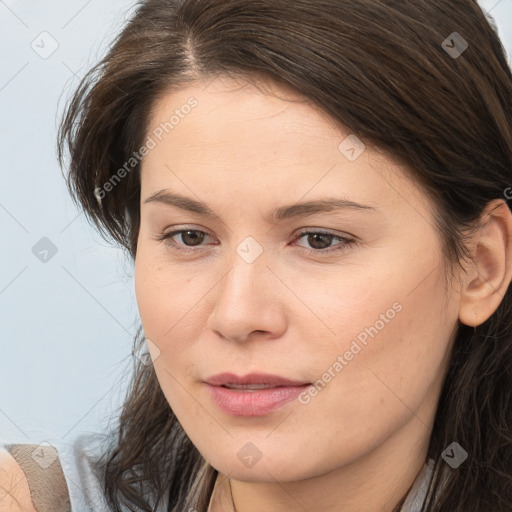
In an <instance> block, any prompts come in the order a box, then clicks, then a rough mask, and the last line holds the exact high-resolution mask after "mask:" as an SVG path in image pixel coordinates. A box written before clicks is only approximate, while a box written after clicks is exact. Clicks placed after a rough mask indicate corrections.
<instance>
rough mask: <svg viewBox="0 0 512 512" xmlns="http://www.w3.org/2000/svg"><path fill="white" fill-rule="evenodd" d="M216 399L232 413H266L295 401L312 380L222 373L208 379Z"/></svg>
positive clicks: (213, 396) (213, 398) (223, 407)
mask: <svg viewBox="0 0 512 512" xmlns="http://www.w3.org/2000/svg"><path fill="white" fill-rule="evenodd" d="M204 384H205V385H206V388H207V390H208V392H209V394H210V397H211V399H212V400H213V402H214V403H215V404H216V405H217V406H218V407H219V408H220V409H221V410H222V411H223V412H224V413H226V414H229V415H231V416H239V417H241V416H246V417H251V416H264V415H266V414H270V413H272V412H274V411H277V410H278V409H280V408H281V407H283V406H284V405H285V404H287V403H288V402H292V401H295V399H296V398H297V397H298V396H299V394H300V393H302V392H303V391H304V389H305V388H306V387H308V386H309V385H310V383H309V382H305V381H298V380H291V379H287V378H284V377H280V376H278V375H270V374H265V373H250V374H248V375H245V376H243V377H239V376H238V375H235V374H233V373H221V374H219V375H214V376H213V377H210V378H208V379H206V380H205V381H204Z"/></svg>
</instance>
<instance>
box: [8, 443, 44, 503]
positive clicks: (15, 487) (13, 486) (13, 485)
mask: <svg viewBox="0 0 512 512" xmlns="http://www.w3.org/2000/svg"><path fill="white" fill-rule="evenodd" d="M0 512H37V511H36V509H35V508H34V504H33V503H32V498H31V496H30V488H29V485H28V481H27V477H26V475H25V473H24V472H23V470H22V469H21V466H20V465H19V464H18V463H17V462H16V460H15V459H14V457H13V456H12V455H11V454H10V453H9V452H8V451H7V450H6V449H5V448H4V447H3V446H0Z"/></svg>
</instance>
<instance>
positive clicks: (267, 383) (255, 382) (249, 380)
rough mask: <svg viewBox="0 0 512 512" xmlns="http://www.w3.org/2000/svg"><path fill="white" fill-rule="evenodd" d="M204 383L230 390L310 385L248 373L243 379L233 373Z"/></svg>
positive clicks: (215, 377)
mask: <svg viewBox="0 0 512 512" xmlns="http://www.w3.org/2000/svg"><path fill="white" fill-rule="evenodd" d="M205 382H206V383H207V384H210V385H212V386H222V387H227V388H230V389H266V388H277V387H288V386H305V385H310V384H311V382H306V381H299V380H291V379H288V378H285V377H280V376H279V375H271V374H269V373H250V374H248V375H245V376H243V377H239V376H238V375H235V374H234V373H220V374H218V375H214V376H213V377H210V378H208V379H206V380H205Z"/></svg>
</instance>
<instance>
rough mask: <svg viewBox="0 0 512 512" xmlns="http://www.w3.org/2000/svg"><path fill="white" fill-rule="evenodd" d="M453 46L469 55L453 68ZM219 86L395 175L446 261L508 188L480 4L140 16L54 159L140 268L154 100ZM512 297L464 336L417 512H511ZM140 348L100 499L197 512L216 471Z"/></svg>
mask: <svg viewBox="0 0 512 512" xmlns="http://www.w3.org/2000/svg"><path fill="white" fill-rule="evenodd" d="M454 32H456V33H457V35H454V34H453V33H454ZM450 37H451V38H452V39H450ZM454 37H458V38H459V39H458V40H457V41H459V42H460V41H461V40H462V39H463V40H464V41H466V42H467V44H468V46H467V48H466V49H465V51H464V52H463V53H462V54H460V51H462V50H463V48H462V47H461V46H460V43H458V44H459V46H456V44H455V42H454V39H453V38H454ZM447 38H448V39H447ZM460 38H462V39H460ZM445 40H448V41H449V44H448V47H452V48H454V49H455V50H457V49H459V50H460V51H459V55H454V54H453V53H450V52H449V51H448V47H447V45H446V44H445V45H443V41H445ZM222 74H229V75H233V76H237V77H244V78H247V79H249V78H250V77H254V76H259V77H265V78H266V79H268V80H271V81H275V82H280V83H283V84H286V85H288V86H290V87H291V88H293V90H295V91H297V92H298V93H300V94H301V95H302V96H303V97H306V98H308V99H309V100H311V101H312V102H313V103H314V104H316V105H317V106H319V107H320V108H321V109H323V110H324V111H325V112H327V113H328V114H330V115H331V116H333V117H334V119H336V120H337V121H339V122H340V123H341V124H342V125H343V126H345V127H348V128H349V129H350V131H351V132H352V133H354V134H356V135H357V136H358V137H359V138H360V139H361V140H363V141H364V142H365V143H366V144H368V145H371V146H373V147H375V148H378V149H380V150H382V151H384V152H386V154H388V155H390V157H392V158H393V159H395V160H396V161H398V162H400V163H402V164H404V165H405V166H406V168H407V169H408V170H409V171H410V174H411V177H412V179H414V180H415V182H416V183H418V184H420V185H421V186H422V187H423V190H424V191H425V193H426V194H428V196H429V197H430V198H431V199H432V201H433V204H434V205H435V222H436V229H437V230H438V233H439V239H440V241H441V244H442V248H443V254H444V256H445V260H446V262H447V263H455V264H459V265H460V263H461V261H462V260H463V259H464V258H465V257H467V256H468V254H469V253H468V250H467V246H466V245H465V237H464V233H466V232H467V231H468V230H471V229H472V228H474V226H475V223H477V221H478V219H479V217H480V215H481V213H482V212H483V210H484V208H485V207H486V205H487V204H488V203H489V202H490V201H491V200H494V199H498V198H501V199H503V196H504V190H506V189H507V188H508V187H509V186H510V184H511V183H512V124H511V120H512V75H511V70H510V67H509V64H508V62H507V58H506V53H505V50H504V48H503V46H502V44H501V42H500V39H499V37H498V35H497V33H496V30H495V28H494V25H493V21H492V19H490V17H489V16H488V15H486V13H485V12H484V11H483V10H482V9H481V7H480V6H479V5H478V3H477V1H476V0H452V1H450V2H447V1H444V0H408V1H399V0H294V1H293V2H292V1H290V0H145V1H140V2H139V3H138V4H137V9H136V11H135V14H134V16H133V17H132V18H131V19H130V20H129V21H128V22H127V23H126V25H125V26H124V27H123V30H122V31H121V33H120V34H119V35H118V36H116V38H115V40H114V41H113V43H112V45H111V47H110V48H109V50H108V53H107V55H106V56H105V57H104V58H103V59H102V60H101V61H100V62H99V63H97V64H96V65H95V66H94V67H93V68H92V69H91V70H90V71H89V72H88V73H87V74H86V76H85V77H84V78H83V79H82V80H81V82H80V84H79V85H78V86H77V88H76V90H75V91H74V94H73V95H72V97H71V98H70V99H69V101H68V102H67V105H66V110H65V112H64V114H63V116H62V120H61V124H60V127H59V133H58V143H57V144H58V149H57V150H58V158H59V162H60V165H61V167H63V168H64V167H69V173H68V175H67V177H66V178H67V185H68V188H69V191H70V193H71V195H72V197H73V199H74V201H75V202H76V203H77V204H78V205H79V206H80V207H82V208H83V209H84V210H85V213H86V215H87V217H88V219H89V220H90V221H91V222H92V223H94V225H95V226H96V227H97V228H98V230H99V231H100V233H101V234H102V235H103V236H104V237H105V238H106V239H108V240H109V241H112V242H114V243H118V244H120V245H121V247H123V248H124V249H126V250H127V251H128V254H129V256H130V257H131V258H133V259H135V258H136V253H137V238H138V231H139V226H140V210H139V208H140V205H139V203H140V162H135V164H133V168H132V169H130V171H129V172H126V173H124V174H123V178H122V179H119V170H120V169H121V168H122V167H123V165H125V163H126V162H127V161H128V160H129V159H130V158H131V157H132V155H133V154H134V152H137V151H138V150H139V148H141V146H143V144H144V140H145V138H146V137H147V130H148V120H149V115H150V113H151V110H152V108H153V107H154V105H155V103H156V101H158V99H160V98H161V97H162V96H163V95H165V94H167V93H168V92H169V91H171V90H174V89H179V88H181V87H184V86H186V85H187V84H188V83H191V82H193V81H195V80H198V79H209V78H213V77H215V76H218V75H222ZM68 156H69V162H68V163H66V160H67V157H68ZM125 169H126V167H125ZM116 173H117V178H116V176H115V175H116ZM125 174H126V175H125ZM107 183H111V186H110V187H109V191H108V193H105V192H104V190H107V187H106V186H105V187H104V188H103V186H104V185H106V184H107ZM98 190H102V191H103V197H101V198H100V197H98ZM99 199H101V201H100V200H99ZM511 293H512V292H511V290H510V289H508V290H507V293H506V295H505V296H504V298H503V300H502V302H501V303H500V305H499V307H498V308H497V310H496V311H495V312H494V313H493V314H492V316H491V317H490V318H489V319H488V320H487V321H486V322H484V323H483V324H481V325H479V326H478V329H477V330H476V331H474V330H473V328H471V327H468V326H466V325H463V324H461V323H460V322H459V323H458V325H457V328H456V337H455V340H454V345H453V351H452V355H451V360H450V365H449V368H448V370H447V373H446V376H445V379H444V383H443V388H442V392H441V395H440V398H439V402H438V407H437V411H436V416H435V421H434V425H433V430H432V433H431V437H430V442H429V448H428V457H429V458H432V459H434V461H435V470H434V472H433V475H432V478H431V479H430V481H429V488H428V493H427V496H426V500H425V502H424V504H423V507H422V512H483V511H485V512H491V511H492V512H510V511H511V510H512V417H511V403H512V309H511V305H512V296H511ZM143 341H144V337H143V335H142V327H141V328H140V329H139V331H138V333H137V335H136V336H135V340H134V347H133V356H134V367H133V376H132V380H131V381H130V386H129V389H128V392H127V395H126V399H125V402H124V404H123V406H122V411H121V414H120V416H119V417H118V418H117V421H116V425H115V428H113V429H112V434H113V435H112V441H111V444H110V445H109V449H108V452H107V453H105V454H104V457H103V458H102V465H101V467H102V469H103V471H104V473H103V474H104V476H103V485H104V491H105V496H106V497H107V499H108V503H109V505H110V506H111V507H112V510H114V511H115V512H121V511H122V510H126V509H127V510H142V511H148V512H149V511H151V510H154V508H155V507H156V506H158V505H159V504H161V503H163V502H165V500H167V502H168V510H169V511H180V512H182V511H184V510H189V508H194V509H195V510H196V511H198V512H206V510H207V505H208V500H209V497H210V495H211V492H212V489H213V485H214V483H215V478H216V477H217V475H218V472H217V471H216V470H215V469H214V468H213V467H212V466H210V465H209V464H208V463H207V461H205V459H204V458H203V457H202V455H201V454H200V453H199V452H198V450H197V449H196V448H195V446H194V445H193V444H192V442H191V441H190V439H189V438H188V437H187V435H186V433H185V432H184V430H183V429H182V427H181V425H180V423H179V422H178V420H177V418H176V416H175V415H174V413H173V411H172V409H171V408H170V406H169V404H168V402H167V401H166V399H165V397H164V395H163V392H162V390H161V388H160V385H159V383H158V380H157V378H156V374H155V372H154V369H153V367H152V365H151V364H145V363H144V361H143V360H141V358H140V357H138V354H139V353H140V351H141V347H142V342H143ZM453 441H457V442H458V443H459V444H460V445H461V446H462V447H463V448H464V449H465V450H466V451H467V452H468V453H469V457H468V459H467V460H466V461H465V462H464V463H463V464H462V465H461V466H460V467H459V468H458V469H456V470H449V468H448V467H447V466H446V464H445V463H444V461H443V459H442V457H441V454H442V452H443V450H444V449H445V448H446V447H447V446H448V445H450V444H451V443H452V442H453ZM404 501H405V496H404V498H403V499H402V500H401V502H400V503H398V504H397V505H396V507H395V512H398V511H399V510H400V509H401V507H402V505H403V502H404Z"/></svg>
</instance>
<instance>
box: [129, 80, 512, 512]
mask: <svg viewBox="0 0 512 512" xmlns="http://www.w3.org/2000/svg"><path fill="white" fill-rule="evenodd" d="M270 87H272V91H273V92H272V93H270V92H269V91H267V92H266V93H263V92H262V91H261V90H260V89H259V88H257V87H254V85H252V84H251V83H249V82H246V81H244V80H243V79H238V80H234V79H233V78H228V77H218V78H217V79H215V80H213V81H211V82H209V83H207V82H202V81H198V82H195V83H194V84H192V85H187V86H186V87H184V88H183V89H180V90H177V91H173V92H170V93H169V94H167V95H165V96H164V97H163V98H162V99H161V100H160V101H159V102H158V103H156V105H155V108H154V109H153V111H152V115H151V120H150V123H149V127H148V132H147V133H148V135H150V134H151V132H152V130H153V129H154V128H155V127H157V126H158V125H159V124H160V123H161V122H165V121H166V120H168V119H169V117H170V116H171V115H172V114H173V112H174V111H175V109H177V108H178V109H179V108H180V106H182V105H184V104H186V103H187V100H188V99H189V98H190V97H192V96H193V97H194V98H196V99H197V101H198V105H197V107H196V108H195V109H193V110H192V112H191V113H190V114H188V115H187V116H185V117H184V118H183V119H180V122H179V124H177V125H176V126H175V127H174V129H173V130H172V131H171V132H170V133H169V134H168V135H166V136H165V137H163V138H162V141H161V142H159V143H158V144H157V145H156V147H155V148H153V149H152V150H151V151H150V152H149V153H148V154H147V155H146V156H145V157H144V160H143V163H142V173H141V225H140V232H139V238H138V250H137V256H136V262H135V286H136V296H137V302H138V306H139V311H140V315H141V320H142V324H143V327H144V331H145V334H146V337H147V338H148V339H149V340H151V344H150V349H151V352H152V357H153V359H154V368H155V371H156V374H157V377H158V380H159V382H160V385H161V387H162V390H163V392H164V394H165V396H166V398H167V400H168V402H169V404H170V406H171V407H172V409H173V410H174V412H175V414H176V416H177V417H178V419H179V421H180V422H181V424H182V426H183V428H184V429H185V431H186V432H187V434H188V436H189V437H190V439H191V440H192V442H193V443H194V444H195V446H196V447H197V448H198V450H199V451H200V452H201V453H202V455H203V456H204V457H205V458H206V459H207V460H208V461H209V462H210V463H211V464H212V465H213V466H214V467H215V468H216V469H217V470H218V471H219V472H220V473H221V474H223V475H228V476H229V477H230V478H231V479H232V489H233V496H234V501H235V504H236V509H237V511H238V512H249V511H260V510H271V511H273V512H281V511H283V512H284V511H287V512H290V511H299V510H300V511H303V510H315V511H316V512H327V511H335V510H336V511H339V510H344V511H354V512H355V511H357V512H375V511H384V512H388V511H391V510H392V509H393V507H394V506H395V505H396V503H398V501H399V500H400V499H401V497H402V496H404V495H405V494H406V493H407V492H408V491H409V489H410V487H411V485H412V484H413V482H414V480H415V478H416V476H417V475H418V472H419V471H420V470H421V468H422V466H423V465H424V463H425V462H426V456H427V447H428V442H429V438H430V433H431V429H432V425H433V421H434V415H435V410H436V405H437V401H438V398H439V394H440V392H441V386H442V381H443V378H444V375H445V371H446V368H447V363H448V361H449V356H450V350H451V346H452V341H453V334H454V330H455V328H456V326H457V320H459V321H461V322H462V323H465V324H466V325H471V326H473V325H479V324H480V323H482V322H484V321H485V320H486V319H487V318H488V317H489V316H490V315H491V314H492V313H493V312H494V311H495V310H496V308H497V307H498V305H499V303H500V302H501V300H502V298H503V296H504V294H505V291H506V289H507V286H508V284H509V283H510V280H511V261H510V254H511V240H512V221H511V215H510V211H509V210H508V207H507V205H506V203H504V202H503V201H495V202H493V204H492V205H489V206H490V207H489V208H488V209H487V210H486V212H485V217H483V218H484V220H485V222H484V224H483V227H482V229H481V230H480V231H479V232H478V236H477V237H475V238H474V243H473V245H472V251H473V254H474V255H475V258H476V259H475V263H474V264H471V265H470V264H468V266H467V268H466V272H465V273H463V272H459V271H458V270H457V268H455V269H454V272H455V274H454V276H455V278H454V279H453V281H452V282H451V283H450V284H449V285H448V286H447V287H445V281H444V271H445V267H444V265H446V263H445V261H444V260H443V257H442V253H441V246H440V240H439V237H438V235H437V231H436V230H435V228H434V224H433V220H432V216H433V210H432V205H431V203H430V202H429V200H428V198H427V196H426V195H425V194H424V193H423V192H422V190H421V189H420V188H418V187H417V186H416V184H415V182H414V180H413V179H411V177H410V174H409V173H408V172H407V169H406V168H404V167H402V166H400V165H398V164H397V163H395V162H394V161H392V160H391V159H390V158H388V157H386V155H385V154H384V153H383V152H381V151H377V150H376V149H374V148H371V147H366V150H365V151H364V152H363V153H362V154H361V155H360V156H359V157H358V158H357V159H356V160H355V161H350V160H349V159H348V158H347V157H346V156H345V155H344V154H342V153H341V152H340V150H339V149H338V146H339V144H340V143H341V142H342V141H343V140H344V139H345V138H346V137H347V136H348V135H350V131H348V130H347V129H345V128H344V127H341V126H340V125H339V124H336V123H335V122H334V121H333V119H331V118H329V116H328V115H327V114H326V113H324V112H322V111H320V110H319V109H318V108H315V107H314V106H313V105H311V104H310V103H308V102H306V101H304V99H303V98H300V97H299V96H297V95H296V94H294V93H293V91H290V90H288V89H287V88H285V87H284V86H282V85H278V84H273V85H271V86H270ZM276 96H278V97H276ZM291 100H294V101H291ZM162 189H168V190H171V191H173V192H175V193H178V194H182V195H185V196H187V197H189V198H191V199H194V200H197V201H202V202H204V203H206V204H208V205H209V207H210V208H211V209H212V210H213V211H214V212H215V213H216V215H217V216H218V217H219V218H218V219H216V218H213V217H207V216H204V215H200V214H198V213H193V212H189V211H186V210H183V209H180V208H178V207H176V206H171V205H166V204H163V203H158V202H149V203H146V202H145V200H146V199H147V198H148V197H150V196H151V195H152V194H154V193H156V192H158V191H160V190H162ZM333 196H336V197H344V198H348V199H350V200H352V201H356V202H358V203H362V204H364V205H369V206H372V207H374V208H377V209H378V211H375V212H374V211H365V210H341V209H338V210H334V211H331V212H322V213H316V214H314V215H310V216H303V217H296V218H290V219H286V220H282V221H279V222H277V223H272V222H270V221H269V219H268V218H267V216H268V212H269V211H270V210H272V209H274V208H276V207H279V206H283V205H290V204H295V203H297V202H303V201H310V200H316V199H320V198H325V197H333ZM491 206H492V207H493V208H494V210H492V209H491ZM491 210H492V211H491ZM305 228H308V229H305ZM309 228H311V229H309ZM179 229H193V230H198V231H203V232H205V233H206V235H204V239H202V241H201V239H200V238H199V242H196V244H197V243H199V245H194V239H191V238H190V237H187V236H181V235H179V234H178V235H175V236H174V237H173V238H172V241H174V242H175V243H176V245H177V246H178V247H181V248H185V249H187V248H188V249H189V250H190V251H191V252H188V253H183V252H180V251H179V250H178V249H176V248H172V247H171V246H170V245H167V244H166V242H165V241H157V240H156V238H157V237H158V236H160V235H162V234H163V233H170V232H172V231H174V230H179ZM315 230H316V232H318V230H320V231H324V232H325V231H328V232H329V233H331V234H333V235H334V236H333V237H331V238H329V237H327V238H324V239H320V240H319V241H318V240H317V241H316V245H315V239H314V238H313V237H309V238H308V236H302V237H299V235H301V234H302V233H303V232H304V231H313V232H315ZM193 234H194V233H193ZM195 234H196V236H200V233H199V234H198V233H195ZM248 236H251V237H253V238H254V239H255V240H256V241H257V242H258V244H259V245H260V246H261V248H262V249H263V252H262V254H261V255H260V256H259V257H258V258H257V259H256V260H255V261H254V262H252V263H248V262H247V261H245V260H244V259H243V258H242V257H241V256H239V254H238V253H237V251H236V250H237V247H238V246H239V245H240V244H241V242H242V241H244V239H245V238H246V237H248ZM336 236H345V237H349V238H352V239H356V242H357V243H356V244H355V245H343V242H341V241H340V240H339V239H336V238H335V237H336ZM336 247H337V248H340V247H341V250H340V251H337V252H331V253H327V254H324V255H322V254H321V251H322V250H324V251H325V250H326V249H329V248H336ZM308 249H310V250H313V251H314V250H315V249H316V250H317V254H310V253H308V252H307V250H308ZM251 250H252V249H251ZM395 303H399V304H400V305H401V310H400V311H399V312H396V314H395V315H394V318H392V319H391V320H389V321H388V322H386V323H385V326H384V327H383V328H382V329H380V330H379V331H378V334H377V335H376V336H374V337H373V338H371V337H369V338H368V340H367V344H366V345H365V346H363V347H362V350H361V351H360V352H358V353H357V355H355V356H354V357H353V358H352V360H350V361H346V362H347V364H346V365H344V366H343V369H342V370H341V371H339V372H337V373H336V372H335V377H333V378H332V379H331V381H330V382H329V383H328V384H327V385H326V386H325V387H324V388H323V389H322V390H321V391H320V392H318V394H317V395H316V396H314V397H312V398H311V400H310V401H309V403H307V404H302V403H299V401H298V400H294V401H292V402H289V403H287V404H286V405H284V406H283V407H281V408H280V409H278V410H277V411H274V412H272V413H269V414H267V415H264V416H260V417H236V416H230V415H227V414H225V413H224V412H223V411H221V410H220V409H219V408H218V407H217V406H216V405H215V404H214V403H213V402H212V400H211V399H210V395H209V393H208V392H207V389H206V387H205V385H204V384H203V382H202V381H203V380H204V379H206V378H208V377H210V376H212V375H215V374H217V373H221V372H225V371H230V372H233V373H236V374H238V375H245V374H247V373H250V372H266V373H271V374H276V375H280V376H283V377H286V378H289V379H296V380H304V381H307V382H316V381H317V380H318V379H321V378H322V375H324V374H325V372H327V371H328V369H329V368H332V367H333V364H334V363H335V361H336V360H337V358H338V356H339V355H342V356H343V354H345V353H346V352H347V350H349V348H350V346H351V343H352V341H353V340H354V339H356V337H357V335H358V334H360V333H361V332H362V331H364V329H365V328H366V327H370V326H373V325H375V323H376V321H377V320H379V319H380V318H382V317H381V315H383V314H384V315H385V314H386V312H387V311H388V310H389V309H390V308H391V309H392V305H393V304H395ZM248 442H250V443H252V444H253V445H255V446H256V447H257V449H258V450H259V451H260V452H261V459H260V460H259V461H257V463H256V464H254V465H253V466H252V467H247V466H246V465H244V464H243V463H242V462H241V460H240V459H239V458H238V456H237V453H238V451H239V450H240V449H241V448H242V447H243V446H244V445H245V444H246V443H248ZM217 491H218V492H216V493H215V498H214V500H213V504H212V510H214V511H217V510H218V511H220V510H223V511H230V510H233V508H232V505H231V498H230V497H229V488H228V487H227V480H226V479H222V481H221V480H219V481H218V487H217Z"/></svg>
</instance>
